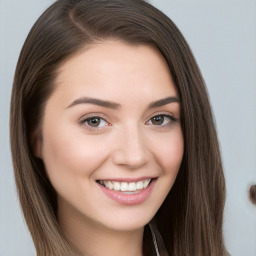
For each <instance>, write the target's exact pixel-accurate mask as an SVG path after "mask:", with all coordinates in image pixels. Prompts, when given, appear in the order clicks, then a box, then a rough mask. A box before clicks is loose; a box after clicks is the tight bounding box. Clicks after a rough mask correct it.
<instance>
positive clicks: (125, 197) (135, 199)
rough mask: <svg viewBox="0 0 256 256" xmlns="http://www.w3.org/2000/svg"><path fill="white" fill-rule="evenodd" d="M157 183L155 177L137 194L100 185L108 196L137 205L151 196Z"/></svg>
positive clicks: (124, 202)
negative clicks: (125, 192)
mask: <svg viewBox="0 0 256 256" xmlns="http://www.w3.org/2000/svg"><path fill="white" fill-rule="evenodd" d="M126 181H127V179H126ZM155 183H156V179H153V180H152V181H151V183H150V184H149V185H148V186H147V187H146V188H145V189H142V190H141V191H140V192H139V193H137V194H124V193H122V192H121V191H115V190H111V189H108V188H106V187H104V186H102V185H100V184H98V185H99V187H100V189H101V190H102V191H103V193H104V194H105V195H106V196H107V197H109V198H110V199H112V200H114V201H116V202H117V203H120V204H124V205H137V204H141V203H143V202H144V201H146V199H147V198H148V197H149V196H150V194H151V192H152V190H153V188H154V185H155Z"/></svg>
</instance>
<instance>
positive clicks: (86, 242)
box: [58, 214, 144, 256]
mask: <svg viewBox="0 0 256 256" xmlns="http://www.w3.org/2000/svg"><path fill="white" fill-rule="evenodd" d="M58 217H59V223H60V225H61V227H62V229H63V231H64V233H65V235H66V237H67V238H68V239H69V240H70V241H71V242H72V243H73V244H74V245H75V246H76V247H77V248H78V249H79V250H80V251H81V252H83V253H84V254H85V255H87V256H102V255H104V256H120V255H122V256H142V255H143V254H142V244H143V232H144V228H140V229H137V230H132V231H119V230H112V229H110V228H108V227H105V226H103V225H101V224H99V223H95V222H93V221H91V220H86V219H85V217H83V218H81V219H79V218H68V219H66V218H65V216H63V215H60V214H59V216H58Z"/></svg>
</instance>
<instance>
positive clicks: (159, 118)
mask: <svg viewBox="0 0 256 256" xmlns="http://www.w3.org/2000/svg"><path fill="white" fill-rule="evenodd" d="M164 118H165V117H164V116H154V117H153V118H151V122H152V124H154V125H162V124H163V123H164Z"/></svg>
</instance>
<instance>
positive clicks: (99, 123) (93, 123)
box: [79, 116, 109, 129]
mask: <svg viewBox="0 0 256 256" xmlns="http://www.w3.org/2000/svg"><path fill="white" fill-rule="evenodd" d="M79 123H80V124H83V125H86V126H88V127H89V128H92V129H93V128H102V127H104V126H107V125H109V124H108V122H107V121H106V120H104V119H103V118H101V117H98V116H93V117H90V118H86V119H83V120H81V121H80V122H79Z"/></svg>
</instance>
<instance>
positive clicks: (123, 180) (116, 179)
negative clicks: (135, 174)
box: [102, 176, 153, 182]
mask: <svg viewBox="0 0 256 256" xmlns="http://www.w3.org/2000/svg"><path fill="white" fill-rule="evenodd" d="M148 179H153V178H152V176H150V177H149V176H148V177H146V176H145V177H139V178H113V179H111V178H108V179H102V180H105V181H108V180H109V181H117V182H137V181H141V180H148Z"/></svg>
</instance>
